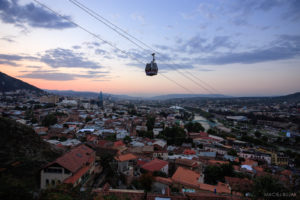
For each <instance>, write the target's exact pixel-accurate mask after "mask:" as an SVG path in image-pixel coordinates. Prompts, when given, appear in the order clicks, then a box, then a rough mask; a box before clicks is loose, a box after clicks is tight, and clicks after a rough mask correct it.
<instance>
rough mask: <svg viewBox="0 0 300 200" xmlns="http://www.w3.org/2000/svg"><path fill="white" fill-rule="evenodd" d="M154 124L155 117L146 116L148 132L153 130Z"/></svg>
mask: <svg viewBox="0 0 300 200" xmlns="http://www.w3.org/2000/svg"><path fill="white" fill-rule="evenodd" d="M154 124H155V117H153V116H148V117H147V122H146V126H147V128H148V131H152V130H153V128H154Z"/></svg>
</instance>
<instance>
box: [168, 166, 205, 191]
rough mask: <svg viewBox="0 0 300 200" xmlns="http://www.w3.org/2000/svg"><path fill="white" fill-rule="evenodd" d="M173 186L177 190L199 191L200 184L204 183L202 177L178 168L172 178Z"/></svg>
mask: <svg viewBox="0 0 300 200" xmlns="http://www.w3.org/2000/svg"><path fill="white" fill-rule="evenodd" d="M171 179H172V181H173V185H174V186H175V187H177V188H179V189H181V188H183V187H184V188H186V189H187V188H190V189H199V185H200V183H203V182H204V175H203V174H202V173H201V174H200V173H197V172H194V171H192V170H189V169H186V168H183V167H178V168H177V170H176V172H175V173H174V174H173V176H172V178H171Z"/></svg>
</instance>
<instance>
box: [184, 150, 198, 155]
mask: <svg viewBox="0 0 300 200" xmlns="http://www.w3.org/2000/svg"><path fill="white" fill-rule="evenodd" d="M183 154H184V155H195V154H196V151H195V150H193V149H185V150H184V151H183Z"/></svg>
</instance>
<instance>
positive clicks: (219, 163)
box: [208, 160, 229, 165]
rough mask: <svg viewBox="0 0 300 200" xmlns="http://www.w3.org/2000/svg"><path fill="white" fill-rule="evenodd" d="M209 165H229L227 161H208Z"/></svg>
mask: <svg viewBox="0 0 300 200" xmlns="http://www.w3.org/2000/svg"><path fill="white" fill-rule="evenodd" d="M208 164H209V165H222V164H229V161H223V160H209V161H208Z"/></svg>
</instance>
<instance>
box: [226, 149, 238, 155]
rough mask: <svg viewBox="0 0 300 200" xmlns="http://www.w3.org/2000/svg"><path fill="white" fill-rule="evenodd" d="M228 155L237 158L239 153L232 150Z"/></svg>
mask: <svg viewBox="0 0 300 200" xmlns="http://www.w3.org/2000/svg"><path fill="white" fill-rule="evenodd" d="M227 154H228V155H231V156H237V152H236V150H234V149H230V150H229V151H228V152H227Z"/></svg>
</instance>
